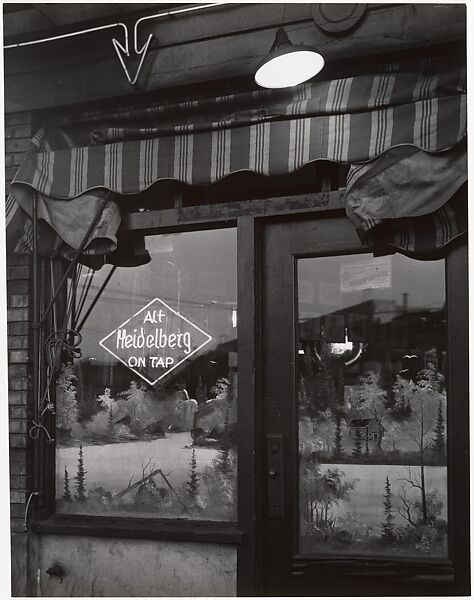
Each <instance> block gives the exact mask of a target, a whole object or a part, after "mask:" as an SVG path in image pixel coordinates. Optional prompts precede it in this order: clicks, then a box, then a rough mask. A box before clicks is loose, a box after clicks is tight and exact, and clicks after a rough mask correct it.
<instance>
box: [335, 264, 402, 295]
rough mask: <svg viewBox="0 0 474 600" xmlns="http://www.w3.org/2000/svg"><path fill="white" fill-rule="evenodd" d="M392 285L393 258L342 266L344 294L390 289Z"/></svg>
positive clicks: (342, 289) (342, 288)
mask: <svg viewBox="0 0 474 600" xmlns="http://www.w3.org/2000/svg"><path fill="white" fill-rule="evenodd" d="M391 285H392V257H391V256H379V257H377V258H368V259H364V260H359V261H354V262H348V263H344V264H342V265H341V291H342V292H354V291H357V290H372V289H378V288H389V287H391Z"/></svg>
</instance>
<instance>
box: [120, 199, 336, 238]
mask: <svg viewBox="0 0 474 600" xmlns="http://www.w3.org/2000/svg"><path fill="white" fill-rule="evenodd" d="M344 192H345V190H337V191H333V192H321V193H315V194H300V195H297V196H282V197H280V198H265V199H263V200H245V201H242V202H226V203H220V204H218V203H216V204H204V205H202V206H186V207H183V208H169V209H165V210H150V211H146V212H137V213H129V214H126V215H124V216H123V217H122V227H123V229H124V230H126V231H127V230H133V231H143V232H147V231H151V230H152V229H156V228H170V227H179V226H181V225H193V226H196V225H206V224H209V223H213V222H231V221H233V220H236V219H237V218H239V217H243V216H246V215H252V216H255V217H269V216H277V215H287V214H301V213H311V212H321V211H328V210H341V209H342V208H344Z"/></svg>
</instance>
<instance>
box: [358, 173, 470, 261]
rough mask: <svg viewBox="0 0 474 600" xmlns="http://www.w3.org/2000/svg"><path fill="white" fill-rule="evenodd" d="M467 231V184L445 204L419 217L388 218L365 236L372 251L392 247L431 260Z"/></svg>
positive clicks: (382, 250)
mask: <svg viewBox="0 0 474 600" xmlns="http://www.w3.org/2000/svg"><path fill="white" fill-rule="evenodd" d="M466 231H467V184H465V185H463V186H462V187H461V188H460V189H459V190H458V191H457V192H456V193H455V194H454V196H453V197H452V198H450V200H448V202H446V204H444V205H443V206H441V207H440V208H439V209H437V210H435V211H434V212H432V213H430V214H427V215H422V216H418V217H410V218H400V219H387V220H386V221H384V222H382V223H380V224H378V225H377V226H375V227H374V228H373V229H371V230H370V231H369V232H368V234H367V241H369V242H370V243H371V244H372V245H373V247H374V248H375V252H380V253H383V252H384V248H395V249H397V250H399V251H401V252H403V253H404V254H407V255H408V256H415V257H418V258H434V257H435V255H436V254H437V253H438V252H439V251H440V250H442V249H443V248H444V247H445V246H446V245H447V244H449V243H451V242H452V241H454V240H456V239H457V238H459V237H461V236H462V235H464V234H465V233H466Z"/></svg>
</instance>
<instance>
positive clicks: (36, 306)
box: [25, 191, 41, 525]
mask: <svg viewBox="0 0 474 600" xmlns="http://www.w3.org/2000/svg"><path fill="white" fill-rule="evenodd" d="M32 218H33V323H32V327H33V398H34V402H33V422H37V420H38V415H39V410H40V408H39V396H40V390H39V368H40V367H39V364H40V363H39V349H40V329H41V323H40V320H39V318H40V298H39V257H38V196H37V193H36V191H35V193H34V194H33V211H32ZM39 488H40V448H39V445H38V444H35V445H34V469H33V494H34V495H38V494H39V493H40V489H39ZM25 520H26V515H25ZM25 525H26V523H25Z"/></svg>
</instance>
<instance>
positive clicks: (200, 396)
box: [196, 377, 207, 405]
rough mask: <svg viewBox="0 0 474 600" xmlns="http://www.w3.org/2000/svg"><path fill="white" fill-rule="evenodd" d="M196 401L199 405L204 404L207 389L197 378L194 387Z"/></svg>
mask: <svg viewBox="0 0 474 600" xmlns="http://www.w3.org/2000/svg"><path fill="white" fill-rule="evenodd" d="M196 401H197V403H198V404H199V405H202V404H205V403H206V401H207V389H206V386H205V385H204V383H203V380H202V377H199V379H198V382H197V385H196Z"/></svg>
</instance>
